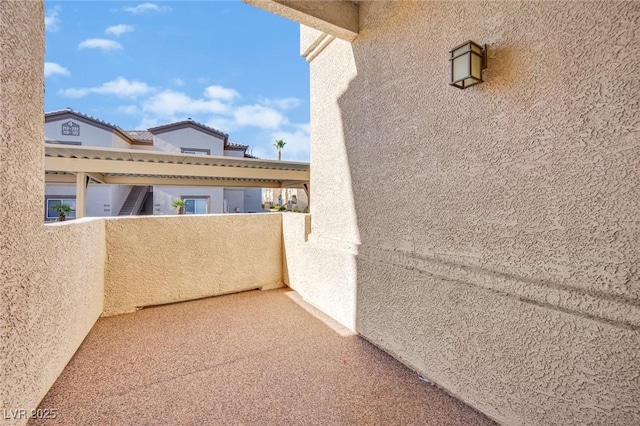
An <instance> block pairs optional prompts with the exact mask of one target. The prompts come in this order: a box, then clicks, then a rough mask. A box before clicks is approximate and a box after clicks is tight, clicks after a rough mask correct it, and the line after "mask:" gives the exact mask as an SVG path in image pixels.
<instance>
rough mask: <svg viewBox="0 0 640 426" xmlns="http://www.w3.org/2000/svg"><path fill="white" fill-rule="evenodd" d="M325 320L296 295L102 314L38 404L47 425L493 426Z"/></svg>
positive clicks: (243, 296) (251, 295)
mask: <svg viewBox="0 0 640 426" xmlns="http://www.w3.org/2000/svg"><path fill="white" fill-rule="evenodd" d="M327 324H329V325H331V320H329V319H326V318H325V319H323V316H322V314H321V313H318V312H317V311H316V310H314V309H313V308H310V307H308V306H307V305H305V304H304V303H303V302H300V301H299V297H298V296H297V294H296V293H295V292H293V291H290V290H288V289H286V290H283V289H281V290H273V291H265V292H261V291H250V292H245V293H238V294H233V295H227V296H220V297H214V298H209V299H202V300H197V301H192V302H184V303H177V304H172V305H165V306H159V307H154V308H147V309H143V310H141V311H138V312H136V313H134V314H126V315H118V316H114V317H108V318H101V319H100V320H98V322H97V323H96V325H95V326H94V327H93V329H92V330H91V332H90V333H89V335H88V336H87V338H86V339H85V341H84V343H83V344H82V346H81V347H80V349H79V350H78V351H77V353H76V354H75V355H74V357H73V359H72V360H71V362H70V363H69V364H68V365H67V367H66V368H65V370H64V372H63V373H62V374H61V376H60V377H59V378H58V380H57V382H56V383H55V385H54V386H53V387H52V388H51V390H50V391H49V393H48V394H47V396H46V397H45V399H44V400H43V401H42V403H41V405H40V408H55V409H57V410H58V417H57V419H56V420H54V421H51V420H47V421H42V423H43V424H45V423H46V424H48V425H51V424H159V423H162V424H219V425H235V424H251V425H257V424H268V425H278V424H283V425H284V424H286V425H303V424H305V425H344V424H363V425H395V424H402V425H408V424H411V425H472V424H473V425H475V424H478V425H481V424H493V423H492V421H491V420H489V419H487V418H486V417H485V416H483V415H482V414H480V413H478V412H476V411H474V410H473V409H472V408H470V407H468V406H466V405H465V404H463V403H462V402H460V401H458V400H456V399H455V398H453V397H451V396H449V395H447V394H446V393H444V392H443V391H441V390H439V389H438V388H436V387H434V386H431V385H429V384H426V383H423V382H422V381H420V380H419V377H418V375H417V374H416V373H415V372H412V371H411V370H409V369H408V368H406V367H405V366H404V365H402V364H401V363H399V362H398V361H396V360H395V359H393V358H392V357H390V356H389V355H387V354H385V353H384V352H382V351H380V350H379V349H377V348H376V347H374V346H373V345H371V344H369V343H368V342H366V341H365V340H363V339H361V338H360V337H358V336H354V335H348V333H344V331H345V330H344V329H342V330H341V329H339V328H338V327H330V326H329V325H327ZM37 423H38V422H37V421H32V422H31V423H30V424H37Z"/></svg>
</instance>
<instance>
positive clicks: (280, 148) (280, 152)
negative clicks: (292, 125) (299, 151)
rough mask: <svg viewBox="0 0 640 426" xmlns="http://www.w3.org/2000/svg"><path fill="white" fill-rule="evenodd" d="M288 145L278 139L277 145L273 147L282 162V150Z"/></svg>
mask: <svg viewBox="0 0 640 426" xmlns="http://www.w3.org/2000/svg"><path fill="white" fill-rule="evenodd" d="M286 144H287V143H286V142H285V141H283V140H282V139H277V140H276V143H274V144H273V146H275V147H276V149H277V150H278V161H280V160H282V148H284V146H285V145H286Z"/></svg>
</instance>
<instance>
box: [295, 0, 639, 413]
mask: <svg viewBox="0 0 640 426" xmlns="http://www.w3.org/2000/svg"><path fill="white" fill-rule="evenodd" d="M359 7H360V28H361V31H360V35H359V36H358V38H357V39H356V40H355V41H354V42H353V43H352V44H348V43H347V42H344V41H342V40H334V41H333V42H332V43H331V44H330V45H329V46H328V47H327V48H326V49H325V50H324V51H323V52H322V53H321V54H320V55H318V56H317V57H316V58H315V59H313V61H312V62H311V98H312V99H311V102H312V106H311V159H312V163H313V167H312V174H311V187H312V188H313V198H314V203H313V205H312V209H311V213H312V219H313V220H312V232H311V234H310V235H309V242H310V243H311V242H313V241H314V238H315V239H316V241H323V242H325V241H326V242H329V241H331V240H332V239H334V238H335V239H336V240H342V241H343V242H345V244H346V245H354V244H355V245H357V244H358V243H359V242H361V245H360V246H359V247H358V250H357V252H358V255H357V257H356V262H357V263H356V265H355V266H354V268H353V270H355V271H357V299H356V301H355V303H353V304H350V305H348V306H343V308H345V309H348V308H349V307H355V309H356V329H357V331H358V332H360V333H361V334H362V335H363V336H364V337H366V338H367V339H370V340H371V341H372V342H374V343H375V344H377V345H379V346H380V347H382V348H384V349H385V350H387V351H389V352H391V353H393V354H394V355H395V356H397V357H398V358H400V359H402V360H404V361H405V362H406V363H408V364H410V365H411V366H413V367H414V368H415V369H417V370H418V371H420V372H421V373H422V374H424V375H426V376H427V377H429V378H431V379H432V380H434V381H435V382H437V383H439V384H440V385H442V386H443V387H444V388H446V389H448V390H449V391H451V392H453V393H455V394H456V395H458V396H460V397H461V398H462V399H464V400H466V401H468V402H470V403H471V404H473V405H474V406H475V407H477V408H478V409H480V410H482V411H484V412H485V413H487V414H489V415H490V416H492V417H494V418H496V419H498V420H499V421H501V422H504V423H507V424H582V423H595V424H606V423H608V424H638V423H640V406H639V405H638V403H637V401H639V400H640V382H639V380H640V379H639V377H640V359H639V358H638V354H639V353H640V333H639V329H640V274H639V269H638V259H639V258H640V224H639V221H638V211H640V168H639V167H638V164H640V109H639V108H638V106H639V99H640V85H638V84H637V82H638V81H640V66H639V65H640V44H639V43H637V41H638V40H639V39H640V25H638V24H639V23H640V3H637V2H635V3H634V2H627V3H621V2H601V3H584V2H542V1H540V2H473V3H472V5H471V3H458V2H427V1H424V2H413V1H398V2H360V6H359ZM303 31H304V30H303ZM311 38H313V35H309V36H308V37H306V39H311ZM303 39H305V38H304V37H303ZM467 39H473V40H474V41H476V42H478V43H488V44H489V49H490V50H489V51H490V59H489V68H488V70H487V71H485V73H486V74H485V77H486V80H487V81H486V83H484V84H482V85H480V86H477V87H475V88H472V89H469V90H466V91H461V90H458V89H455V88H452V87H450V86H448V84H447V83H448V78H449V75H448V74H449V68H448V67H449V62H448V60H447V59H448V52H449V50H450V49H451V48H452V47H454V46H456V45H458V44H459V43H461V42H463V41H465V40H467ZM336 159H338V160H337V161H336ZM351 188H352V190H351ZM351 191H352V192H351ZM285 223H286V222H285ZM285 238H286V227H285ZM307 244H309V243H307ZM335 246H336V247H335V248H334V247H331V245H330V244H325V247H327V250H329V251H332V252H333V253H336V254H339V253H341V249H342V247H340V244H336V245H335ZM306 247H309V246H306ZM287 250H288V247H287ZM287 256H288V255H287ZM309 260H310V263H309V264H307V265H306V266H305V267H306V270H307V271H308V273H309V275H308V276H307V277H306V278H305V286H309V288H306V287H305V288H304V290H301V294H303V292H304V294H303V296H305V297H306V298H307V300H308V301H309V302H311V303H312V304H314V305H316V306H319V307H321V308H322V309H323V310H324V309H326V308H325V307H324V306H323V303H322V300H324V298H326V297H327V294H326V292H327V291H328V290H329V288H328V287H325V286H324V285H323V284H320V283H321V282H322V279H323V277H324V276H326V275H327V274H329V273H330V272H329V271H331V266H330V265H326V264H324V262H325V259H324V258H322V257H320V256H318V257H310V258H309ZM290 264H291V263H289V265H290ZM289 274H290V281H292V284H291V286H292V287H293V288H296V287H297V286H298V284H297V283H296V282H295V281H296V279H294V278H295V275H294V274H292V273H291V271H289ZM354 289H355V281H354V280H353V279H352V278H351V276H350V274H346V278H345V279H342V280H340V279H338V281H336V282H335V283H333V286H332V287H331V288H330V291H332V292H339V293H342V294H343V295H344V297H346V298H349V297H351V296H350V295H351V294H352V292H353V291H354ZM331 297H333V298H335V299H340V298H341V296H340V295H335V294H334V295H332V296H331ZM340 315H342V316H343V317H348V316H349V313H348V312H341V313H340ZM333 316H334V317H336V316H337V315H335V314H334V315H333Z"/></svg>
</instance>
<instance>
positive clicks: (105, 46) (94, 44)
mask: <svg viewBox="0 0 640 426" xmlns="http://www.w3.org/2000/svg"><path fill="white" fill-rule="evenodd" d="M78 49H101V50H102V51H104V52H110V51H113V50H120V49H122V45H121V44H120V43H118V42H117V41H114V40H107V39H104V38H90V39H87V40H84V41H81V42H80V44H78Z"/></svg>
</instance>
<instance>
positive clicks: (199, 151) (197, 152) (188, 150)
mask: <svg viewBox="0 0 640 426" xmlns="http://www.w3.org/2000/svg"><path fill="white" fill-rule="evenodd" d="M181 151H182V153H183V154H191V155H211V150H210V149H197V148H181Z"/></svg>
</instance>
